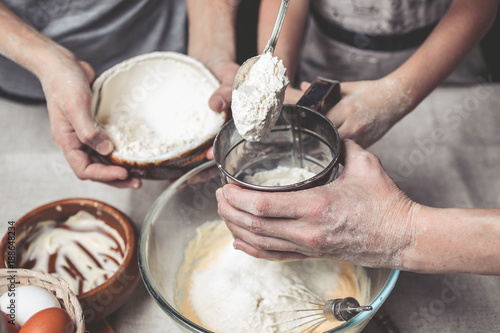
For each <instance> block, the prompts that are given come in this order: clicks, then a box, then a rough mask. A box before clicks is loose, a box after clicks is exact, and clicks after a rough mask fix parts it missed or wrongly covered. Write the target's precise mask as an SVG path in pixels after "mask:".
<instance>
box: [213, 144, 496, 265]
mask: <svg viewBox="0 0 500 333" xmlns="http://www.w3.org/2000/svg"><path fill="white" fill-rule="evenodd" d="M343 151H344V152H345V164H344V170H343V172H342V173H341V175H340V176H339V178H337V179H336V180H334V181H332V182H331V183H329V184H327V185H324V186H317V187H314V188H311V189H306V190H301V191H294V192H281V193H271V192H261V191H252V190H248V189H241V188H239V187H237V186H235V185H232V184H229V185H226V186H224V187H223V189H219V190H218V191H217V201H218V212H219V215H220V216H221V217H222V218H223V219H224V220H225V222H226V225H227V227H228V228H229V230H230V231H231V232H232V233H233V234H234V235H235V236H236V237H237V239H236V240H235V241H234V243H233V246H234V247H235V248H236V249H239V250H242V251H244V252H246V253H248V254H250V255H252V256H254V257H258V258H265V259H272V260H275V259H277V260H286V259H302V258H332V259H337V260H344V261H348V262H351V263H354V264H358V265H362V266H366V267H378V268H391V269H400V270H407V271H414V272H420V273H456V272H462V273H475V274H494V275H500V252H498V247H497V246H498V244H499V242H498V239H499V238H498V237H499V236H500V224H499V221H500V218H499V217H500V209H499V208H492V209H466V208H434V207H429V206H425V205H422V204H419V203H417V202H415V201H412V200H411V199H410V198H408V196H406V195H405V193H403V192H402V191H401V190H400V189H399V188H398V187H397V186H396V184H395V183H394V182H393V181H392V179H391V178H390V177H389V176H388V174H387V173H386V172H385V170H384V169H383V167H382V165H381V163H380V161H379V159H378V158H377V157H376V156H375V155H373V154H371V153H370V152H367V151H365V150H364V149H363V148H361V147H360V146H359V145H357V144H356V143H355V142H354V141H352V140H345V141H344V149H343ZM484 244H494V246H488V247H484V246H483V245H484Z"/></svg>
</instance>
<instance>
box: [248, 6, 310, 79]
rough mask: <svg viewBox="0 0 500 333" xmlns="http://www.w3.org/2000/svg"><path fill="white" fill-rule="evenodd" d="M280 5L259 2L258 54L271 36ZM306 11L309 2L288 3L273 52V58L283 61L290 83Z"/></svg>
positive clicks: (296, 60) (292, 77)
mask: <svg viewBox="0 0 500 333" xmlns="http://www.w3.org/2000/svg"><path fill="white" fill-rule="evenodd" d="M280 4H281V1H279V0H261V4H260V10H259V23H258V30H257V47H258V50H259V52H262V51H263V50H264V48H265V47H266V45H267V41H268V40H269V37H270V36H271V32H272V31H273V27H274V23H275V21H276V17H277V15H278V10H279V7H280ZM308 9H309V0H299V1H296V0H291V1H290V3H289V5H288V10H287V12H286V16H285V20H284V21H283V27H282V29H281V33H280V36H279V39H278V43H277V44H276V50H275V52H274V55H275V56H277V57H278V58H279V59H282V60H283V65H285V68H286V69H287V76H288V78H289V79H290V82H293V80H294V78H295V72H296V68H297V64H298V59H299V55H300V49H301V46H302V39H303V36H304V30H305V23H306V20H307V13H308Z"/></svg>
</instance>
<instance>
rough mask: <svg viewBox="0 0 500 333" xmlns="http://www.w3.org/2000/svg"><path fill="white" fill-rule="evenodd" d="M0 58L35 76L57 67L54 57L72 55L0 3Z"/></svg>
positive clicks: (39, 76) (40, 75)
mask: <svg viewBox="0 0 500 333" xmlns="http://www.w3.org/2000/svg"><path fill="white" fill-rule="evenodd" d="M0 54H2V55H3V56H5V57H6V58H8V59H10V60H12V61H14V62H16V63H17V64H19V65H20V66H22V67H24V68H26V69H27V70H29V71H31V72H32V73H33V74H35V75H36V76H37V77H38V78H39V79H40V78H41V77H42V75H43V71H44V69H46V68H47V67H49V66H51V65H52V64H55V63H57V60H56V58H57V56H56V55H64V56H67V57H74V56H73V54H72V53H71V52H69V51H68V50H67V49H65V48H63V47H62V46H60V45H58V44H57V43H55V42H54V41H52V40H51V39H49V38H47V37H46V36H44V35H42V34H40V33H39V32H37V31H36V30H35V29H33V28H32V27H31V26H29V25H28V24H26V23H25V22H24V21H23V20H21V19H20V18H19V17H17V16H16V15H15V14H14V13H13V12H12V11H10V10H9V9H8V8H7V7H5V5H3V4H2V3H0Z"/></svg>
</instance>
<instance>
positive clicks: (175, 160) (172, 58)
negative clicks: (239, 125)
mask: <svg viewBox="0 0 500 333" xmlns="http://www.w3.org/2000/svg"><path fill="white" fill-rule="evenodd" d="M218 86H219V81H218V80H217V79H216V78H215V76H214V75H213V74H212V73H211V72H210V71H209V70H208V69H207V68H206V67H205V66H204V65H203V64H202V63H200V62H198V61H197V60H195V59H194V58H191V57H189V56H187V55H184V54H181V53H177V52H153V53H146V54H142V55H139V56H136V57H133V58H130V59H128V60H125V61H123V62H121V63H119V64H117V65H115V66H113V67H111V68H110V69H108V70H107V71H105V72H104V73H102V74H101V75H100V76H99V77H98V78H97V79H96V81H95V82H94V83H93V85H92V92H93V102H92V112H93V115H94V118H95V120H96V122H97V123H98V124H100V125H101V126H102V127H103V128H104V129H105V130H106V131H107V133H108V134H109V136H110V138H111V140H112V141H113V142H114V144H115V151H113V152H112V153H111V154H110V155H108V156H101V155H99V154H97V153H96V152H93V154H92V155H93V157H94V159H97V160H98V161H99V162H101V163H106V164H113V165H119V166H122V167H124V168H126V169H127V170H128V171H129V172H130V173H131V174H132V175H134V176H135V177H140V178H145V179H172V178H177V177H179V176H181V175H182V174H184V173H185V172H186V171H188V170H190V169H192V168H193V167H195V166H197V165H198V164H200V163H201V162H203V161H204V160H205V153H206V151H207V150H208V148H209V147H210V146H211V145H212V143H213V140H214V138H215V136H216V134H217V133H218V132H219V130H220V128H221V127H222V125H224V123H225V122H226V120H227V113H226V112H220V113H219V112H215V111H213V110H211V109H210V107H209V105H208V100H209V98H210V96H211V95H212V93H213V92H214V91H215V89H217V87H218ZM124 138H125V140H124ZM158 140H163V141H161V143H158V142H157V141H158Z"/></svg>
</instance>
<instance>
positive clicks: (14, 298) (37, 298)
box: [0, 285, 61, 326]
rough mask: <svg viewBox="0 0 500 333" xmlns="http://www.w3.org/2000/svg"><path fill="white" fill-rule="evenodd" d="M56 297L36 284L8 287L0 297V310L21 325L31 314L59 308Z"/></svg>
mask: <svg viewBox="0 0 500 333" xmlns="http://www.w3.org/2000/svg"><path fill="white" fill-rule="evenodd" d="M60 307H61V305H60V303H59V301H58V300H57V298H56V297H55V296H54V295H53V294H52V293H51V292H50V291H48V290H46V289H44V288H42V287H37V286H20V285H16V288H12V289H9V291H7V292H6V293H4V294H3V295H2V296H1V297H0V310H2V311H3V312H5V313H6V314H7V315H8V316H9V317H10V318H11V319H13V320H15V322H17V323H18V324H19V325H20V326H22V325H23V324H24V323H25V322H26V321H27V320H28V319H29V318H30V317H31V316H32V315H34V314H35V313H37V312H38V311H41V310H43V309H47V308H60Z"/></svg>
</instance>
